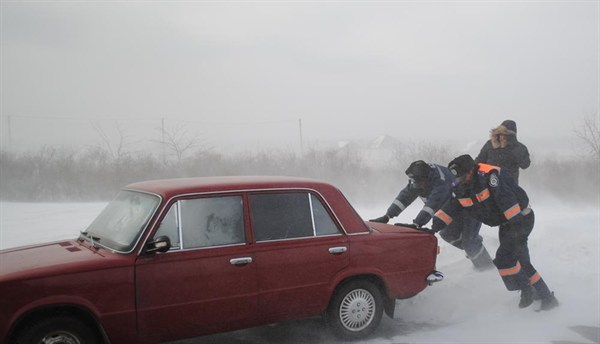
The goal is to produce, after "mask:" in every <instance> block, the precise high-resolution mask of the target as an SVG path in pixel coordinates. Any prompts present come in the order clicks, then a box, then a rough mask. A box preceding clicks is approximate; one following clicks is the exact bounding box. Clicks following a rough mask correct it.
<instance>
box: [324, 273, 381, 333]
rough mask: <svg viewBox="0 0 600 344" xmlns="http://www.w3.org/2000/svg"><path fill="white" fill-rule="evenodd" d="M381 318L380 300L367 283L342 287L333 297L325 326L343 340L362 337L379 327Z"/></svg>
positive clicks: (376, 292) (354, 283)
mask: <svg viewBox="0 0 600 344" xmlns="http://www.w3.org/2000/svg"><path fill="white" fill-rule="evenodd" d="M382 315H383V297H382V295H381V291H380V290H379V288H378V287H377V286H376V285H375V284H373V283H371V282H369V281H366V280H356V281H353V282H350V283H348V284H346V285H343V286H342V287H341V288H340V289H339V290H338V291H337V292H336V293H335V294H334V295H333V297H332V299H331V302H330V304H329V308H328V309H327V317H326V318H327V323H328V325H329V326H330V327H331V329H332V330H333V332H334V333H335V334H336V335H337V336H339V337H341V338H343V339H350V340H356V339H361V338H365V337H367V336H368V335H370V334H371V333H373V331H375V329H376V328H377V326H378V325H379V322H380V321H381V317H382Z"/></svg>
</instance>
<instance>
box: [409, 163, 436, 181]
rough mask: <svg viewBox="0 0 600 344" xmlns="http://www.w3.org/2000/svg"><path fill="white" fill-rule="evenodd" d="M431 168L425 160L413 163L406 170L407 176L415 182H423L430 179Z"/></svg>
mask: <svg viewBox="0 0 600 344" xmlns="http://www.w3.org/2000/svg"><path fill="white" fill-rule="evenodd" d="M429 172H431V167H430V166H429V165H428V164H427V163H426V162H425V161H423V160H417V161H413V163H412V164H410V166H408V168H407V169H406V172H405V173H406V175H407V176H408V177H409V178H413V179H415V180H423V179H427V178H428V177H429Z"/></svg>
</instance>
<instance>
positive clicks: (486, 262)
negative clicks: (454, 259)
mask: <svg viewBox="0 0 600 344" xmlns="http://www.w3.org/2000/svg"><path fill="white" fill-rule="evenodd" d="M469 259H471V263H473V266H474V267H475V269H476V270H477V271H485V270H489V269H492V268H494V267H495V266H494V262H493V261H492V257H490V254H489V253H488V251H487V250H486V249H485V247H483V248H482V250H481V252H479V254H478V255H477V256H475V257H473V258H471V257H469Z"/></svg>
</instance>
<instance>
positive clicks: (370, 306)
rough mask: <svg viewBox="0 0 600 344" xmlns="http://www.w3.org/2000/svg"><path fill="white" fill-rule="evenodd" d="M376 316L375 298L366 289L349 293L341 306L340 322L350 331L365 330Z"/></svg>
mask: <svg viewBox="0 0 600 344" xmlns="http://www.w3.org/2000/svg"><path fill="white" fill-rule="evenodd" d="M374 315H375V298H374V297H373V295H372V294H371V293H370V292H369V291H367V290H365V289H355V290H353V291H352V292H350V293H348V294H347V295H346V297H344V299H343V300H342V304H341V306H340V320H341V322H342V325H343V326H344V327H345V328H346V329H348V330H349V331H354V332H356V331H361V330H364V329H365V328H366V327H367V326H369V324H370V323H371V321H373V316H374Z"/></svg>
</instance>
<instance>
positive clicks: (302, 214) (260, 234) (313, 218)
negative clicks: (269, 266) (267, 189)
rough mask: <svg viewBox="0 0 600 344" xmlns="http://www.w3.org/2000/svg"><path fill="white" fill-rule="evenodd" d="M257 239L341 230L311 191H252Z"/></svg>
mask: <svg viewBox="0 0 600 344" xmlns="http://www.w3.org/2000/svg"><path fill="white" fill-rule="evenodd" d="M250 207H251V209H252V210H251V214H252V227H253V228H254V235H255V238H256V241H268V240H281V239H291V238H304V237H313V236H318V235H331V234H339V230H338V228H337V226H336V225H335V222H333V220H332V219H331V217H330V216H329V213H328V212H327V211H326V210H325V207H324V206H323V204H322V203H321V201H320V200H319V199H318V198H317V197H315V196H314V195H312V194H310V193H308V192H289V193H274V194H253V195H250Z"/></svg>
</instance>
